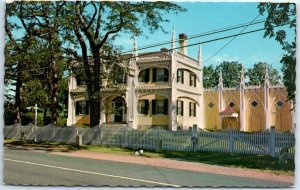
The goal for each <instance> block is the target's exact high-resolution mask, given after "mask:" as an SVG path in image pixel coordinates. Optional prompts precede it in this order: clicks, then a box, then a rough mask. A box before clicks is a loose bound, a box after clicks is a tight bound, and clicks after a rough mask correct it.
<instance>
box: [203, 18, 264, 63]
mask: <svg viewBox="0 0 300 190" xmlns="http://www.w3.org/2000/svg"><path fill="white" fill-rule="evenodd" d="M259 16H260V14H258V15H257V16H256V17H255V18H254V19H253V20H252V21H251V22H250V23H249V24H248V25H246V26H245V27H244V28H243V29H242V30H241V31H240V33H242V32H244V31H245V30H246V29H247V28H248V26H250V25H251V24H252V23H253V22H254V21H255V20H256V19H257V18H258V17H259ZM237 37H238V36H234V37H233V38H232V39H231V40H229V41H228V42H227V43H226V44H225V45H224V46H223V47H221V48H220V49H219V50H218V51H217V52H216V53H214V54H213V55H212V56H210V57H209V58H208V59H206V60H205V61H204V62H203V63H207V62H208V61H209V60H211V59H212V58H213V57H214V56H216V55H217V54H218V53H220V52H221V51H222V50H223V49H224V48H225V47H226V46H228V45H229V44H230V43H231V42H232V41H233V40H234V39H236V38H237Z"/></svg>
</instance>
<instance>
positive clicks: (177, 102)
mask: <svg viewBox="0 0 300 190" xmlns="http://www.w3.org/2000/svg"><path fill="white" fill-rule="evenodd" d="M179 103H180V102H179V101H178V100H177V101H176V106H177V109H176V112H177V113H176V114H177V115H178V108H179V107H178V104H179Z"/></svg>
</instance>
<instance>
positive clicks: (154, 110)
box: [152, 100, 156, 115]
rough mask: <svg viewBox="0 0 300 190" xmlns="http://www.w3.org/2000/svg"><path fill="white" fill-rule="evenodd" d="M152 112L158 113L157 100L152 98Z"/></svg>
mask: <svg viewBox="0 0 300 190" xmlns="http://www.w3.org/2000/svg"><path fill="white" fill-rule="evenodd" d="M152 114H153V115H155V114H156V102H155V100H152Z"/></svg>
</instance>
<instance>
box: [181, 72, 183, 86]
mask: <svg viewBox="0 0 300 190" xmlns="http://www.w3.org/2000/svg"><path fill="white" fill-rule="evenodd" d="M181 75H182V77H181V83H182V84H184V70H181Z"/></svg>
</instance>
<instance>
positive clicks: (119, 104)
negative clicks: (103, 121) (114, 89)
mask: <svg viewBox="0 0 300 190" xmlns="http://www.w3.org/2000/svg"><path fill="white" fill-rule="evenodd" d="M123 110H124V104H123V101H120V100H119V101H116V102H115V111H114V113H115V122H123Z"/></svg>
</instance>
